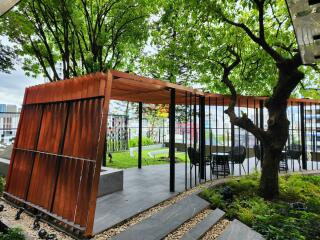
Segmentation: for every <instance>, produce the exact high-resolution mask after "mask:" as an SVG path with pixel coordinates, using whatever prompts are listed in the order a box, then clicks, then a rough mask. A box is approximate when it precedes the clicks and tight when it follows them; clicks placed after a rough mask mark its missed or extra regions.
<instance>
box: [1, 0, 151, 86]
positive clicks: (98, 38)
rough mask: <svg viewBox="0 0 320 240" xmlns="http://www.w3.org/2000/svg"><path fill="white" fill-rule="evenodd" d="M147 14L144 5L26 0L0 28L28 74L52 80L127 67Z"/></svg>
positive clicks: (142, 0)
mask: <svg viewBox="0 0 320 240" xmlns="http://www.w3.org/2000/svg"><path fill="white" fill-rule="evenodd" d="M151 9H152V8H151V7H150V4H149V2H148V1H146V0H129V1H124V0H97V1H88V0H75V1H66V0H26V1H22V2H21V3H20V4H19V6H18V8H17V9H16V10H13V11H11V12H10V13H8V14H7V15H6V16H5V17H4V18H3V19H2V20H1V26H2V28H1V29H2V33H3V34H6V35H7V36H9V38H10V40H11V41H12V42H14V43H16V44H17V45H18V46H19V47H20V55H21V56H23V59H24V66H23V68H24V70H25V72H26V73H27V74H28V75H33V76H36V75H39V74H44V75H45V76H46V77H47V78H48V79H49V80H50V81H56V80H60V79H61V78H69V77H72V76H77V75H80V74H86V73H91V72H96V71H106V70H107V69H110V68H119V69H121V68H126V69H130V68H133V66H134V63H135V62H134V59H135V58H136V57H137V55H139V54H140V51H141V48H142V47H143V46H144V43H145V40H146V36H147V34H146V33H147V22H148V17H149V14H150V11H151ZM12 26H15V27H14V28H13V27H12ZM58 63H59V64H61V65H62V72H63V74H62V75H63V76H60V75H59V71H58V69H57V64H58Z"/></svg>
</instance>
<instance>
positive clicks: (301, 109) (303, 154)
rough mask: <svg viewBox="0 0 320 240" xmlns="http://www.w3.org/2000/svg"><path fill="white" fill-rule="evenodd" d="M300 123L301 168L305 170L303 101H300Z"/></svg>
mask: <svg viewBox="0 0 320 240" xmlns="http://www.w3.org/2000/svg"><path fill="white" fill-rule="evenodd" d="M300 123H301V127H300V128H301V132H300V134H301V148H302V149H301V153H302V168H303V169H305V170H307V154H306V135H305V130H306V129H305V117H304V103H300Z"/></svg>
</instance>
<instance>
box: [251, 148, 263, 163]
mask: <svg viewBox="0 0 320 240" xmlns="http://www.w3.org/2000/svg"><path fill="white" fill-rule="evenodd" d="M253 150H254V155H255V156H256V158H257V159H258V161H257V162H256V165H255V167H256V168H257V166H258V163H259V161H261V163H262V152H261V146H260V145H258V144H257V145H254V147H253Z"/></svg>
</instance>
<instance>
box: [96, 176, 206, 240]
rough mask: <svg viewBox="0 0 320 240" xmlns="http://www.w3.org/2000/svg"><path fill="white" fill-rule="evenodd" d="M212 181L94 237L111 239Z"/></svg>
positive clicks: (99, 239)
mask: <svg viewBox="0 0 320 240" xmlns="http://www.w3.org/2000/svg"><path fill="white" fill-rule="evenodd" d="M211 184H212V182H207V183H205V184H202V185H199V186H197V187H194V188H192V189H190V190H188V191H186V192H183V193H181V194H179V195H177V196H175V197H173V198H171V199H169V200H166V201H164V202H162V203H160V204H158V205H156V206H155V207H153V208H150V209H149V210H147V211H145V212H142V213H140V214H138V215H137V216H135V217H133V218H132V219H130V220H128V221H127V222H125V223H123V224H121V225H119V226H116V227H114V228H111V229H109V230H106V231H104V232H103V233H101V234H98V235H96V236H95V237H94V239H95V240H104V239H109V238H111V237H113V236H115V235H117V234H119V233H120V232H123V231H125V230H126V229H127V228H129V227H130V226H133V225H135V224H137V223H139V222H141V221H142V220H144V219H146V218H148V217H150V216H152V215H154V214H155V213H157V212H159V211H161V210H162V209H164V208H167V207H169V206H171V205H172V204H174V203H176V202H178V201H180V200H181V199H183V198H185V197H187V196H189V195H191V194H193V193H195V192H197V191H200V190H201V189H205V188H206V187H208V186H209V185H211Z"/></svg>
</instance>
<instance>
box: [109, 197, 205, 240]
mask: <svg viewBox="0 0 320 240" xmlns="http://www.w3.org/2000/svg"><path fill="white" fill-rule="evenodd" d="M209 205H210V204H209V203H208V202H207V201H205V200H203V199H202V198H200V197H198V196H197V195H191V196H188V197H186V198H184V199H182V200H181V201H179V202H177V203H175V204H173V205H171V206H170V207H168V208H165V209H163V210H162V211H160V212H158V213H156V214H155V215H153V216H151V217H150V218H147V219H145V220H143V221H141V222H140V223H138V224H136V225H134V226H132V227H131V228H129V229H127V230H126V231H124V232H122V233H120V234H118V235H116V236H115V237H113V238H112V239H113V240H131V239H132V240H137V239H139V240H158V239H162V238H164V237H165V236H167V235H168V234H169V233H171V232H172V231H174V230H176V229H177V228H178V227H179V226H180V225H182V224H183V223H184V222H186V221H187V220H189V219H190V218H192V217H194V216H195V215H196V214H198V213H199V212H201V211H202V210H204V209H205V208H207V207H209Z"/></svg>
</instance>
